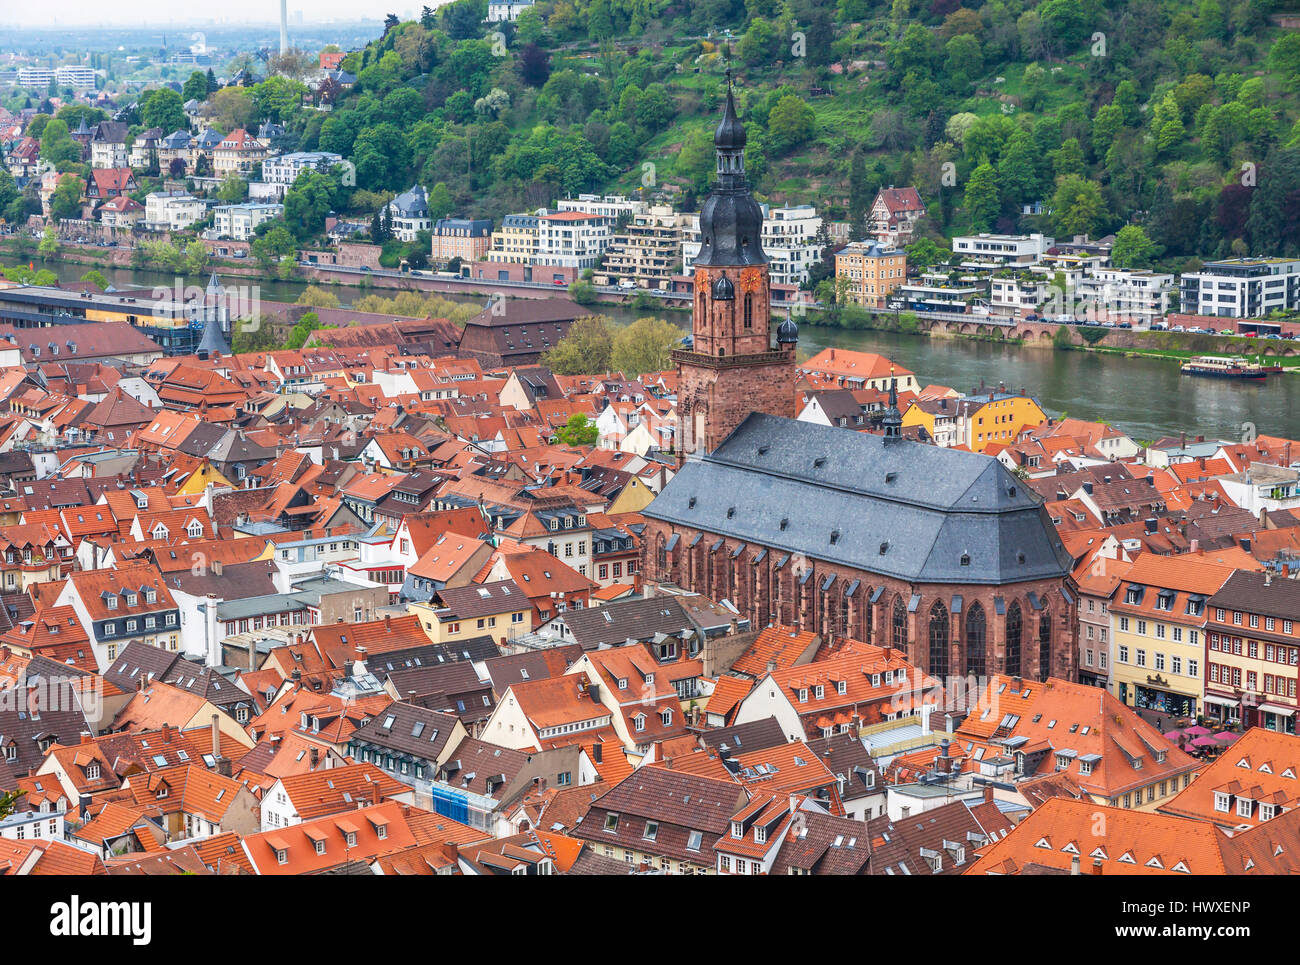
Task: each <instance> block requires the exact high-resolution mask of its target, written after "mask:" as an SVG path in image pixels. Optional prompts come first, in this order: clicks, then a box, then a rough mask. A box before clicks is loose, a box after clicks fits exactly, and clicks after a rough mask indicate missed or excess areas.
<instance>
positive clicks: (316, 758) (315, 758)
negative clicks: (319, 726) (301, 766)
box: [311, 747, 320, 771]
mask: <svg viewBox="0 0 1300 965" xmlns="http://www.w3.org/2000/svg"><path fill="white" fill-rule="evenodd" d="M319 763H320V750H319V749H318V748H315V747H313V748H312V749H311V769H312V770H313V771H314V770H316V765H317V764H319Z"/></svg>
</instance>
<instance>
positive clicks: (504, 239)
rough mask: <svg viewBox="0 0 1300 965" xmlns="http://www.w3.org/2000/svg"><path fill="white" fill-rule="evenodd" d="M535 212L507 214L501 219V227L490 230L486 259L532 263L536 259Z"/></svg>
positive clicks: (537, 221) (538, 220)
mask: <svg viewBox="0 0 1300 965" xmlns="http://www.w3.org/2000/svg"><path fill="white" fill-rule="evenodd" d="M540 220H541V219H540V218H539V217H538V215H536V214H508V215H506V216H505V217H504V218H502V219H501V228H500V229H499V230H497V231H494V232H492V244H491V246H490V247H489V248H488V253H487V260H488V261H492V262H509V263H512V264H520V265H532V264H536V261H537V237H538V232H537V226H538V223H539V222H540Z"/></svg>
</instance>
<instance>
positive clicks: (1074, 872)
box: [1070, 854, 1082, 875]
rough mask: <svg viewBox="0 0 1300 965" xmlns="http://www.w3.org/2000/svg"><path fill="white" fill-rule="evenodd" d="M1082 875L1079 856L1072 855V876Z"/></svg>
mask: <svg viewBox="0 0 1300 965" xmlns="http://www.w3.org/2000/svg"><path fill="white" fill-rule="evenodd" d="M1081 873H1082V872H1080V871H1079V856H1078V855H1077V854H1076V855H1072V856H1071V857H1070V874H1072V875H1077V874H1081Z"/></svg>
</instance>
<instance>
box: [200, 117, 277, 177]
mask: <svg viewBox="0 0 1300 965" xmlns="http://www.w3.org/2000/svg"><path fill="white" fill-rule="evenodd" d="M266 155H267V151H266V145H264V144H263V143H262V142H261V141H259V140H258V139H257V138H255V137H253V135H251V134H249V133H248V132H247V131H245V130H244V129H243V128H237V129H236V130H233V131H231V132H230V133H229V134H227V135H226V136H225V137H223V138H222V139H221V140H220V141H218V142H217V143H216V147H215V148H214V149H213V151H212V172H213V174H215V175H216V176H217V177H219V178H224V177H225V176H226V175H227V174H232V173H234V174H238V175H239V176H240V177H244V178H247V177H248V176H249V175H250V174H252V173H253V165H254V164H256V163H257V162H258V161H261V160H263V159H264V158H265V157H266Z"/></svg>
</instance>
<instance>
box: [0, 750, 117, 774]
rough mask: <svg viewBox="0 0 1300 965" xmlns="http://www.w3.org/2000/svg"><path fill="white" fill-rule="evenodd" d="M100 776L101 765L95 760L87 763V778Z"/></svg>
mask: <svg viewBox="0 0 1300 965" xmlns="http://www.w3.org/2000/svg"><path fill="white" fill-rule="evenodd" d="M13 750H14V751H15V752H16V751H17V750H18V749H17V748H16V747H15V748H13ZM14 756H15V757H17V756H18V755H17V753H15V754H14ZM98 778H99V765H98V764H95V763H93V762H92V763H90V764H87V765H86V779H87V780H89V781H94V780H97V779H98Z"/></svg>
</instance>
